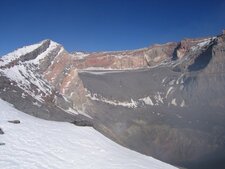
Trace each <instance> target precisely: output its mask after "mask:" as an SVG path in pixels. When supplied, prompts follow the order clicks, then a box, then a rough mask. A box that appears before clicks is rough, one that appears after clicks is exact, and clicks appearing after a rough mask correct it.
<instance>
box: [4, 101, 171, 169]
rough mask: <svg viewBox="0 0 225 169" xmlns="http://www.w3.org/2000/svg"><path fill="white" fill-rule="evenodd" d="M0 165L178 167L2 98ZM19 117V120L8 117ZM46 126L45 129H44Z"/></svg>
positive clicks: (29, 168)
mask: <svg viewBox="0 0 225 169" xmlns="http://www.w3.org/2000/svg"><path fill="white" fill-rule="evenodd" d="M0 107H1V110H0V127H1V128H2V130H4V132H5V134H4V135H3V136H1V138H0V143H5V145H1V146H0V149H1V151H0V159H1V160H0V168H4V169H12V168H23V169H40V168H41V169H47V168H54V169H62V168H69V169H73V168H74V169H92V168H104V169H115V168H116V169H139V168H140V169H175V167H173V166H170V165H168V164H165V163H163V162H160V161H158V160H156V159H153V158H151V157H147V156H145V155H141V154H139V153H136V152H134V151H131V150H128V149H126V148H123V147H122V146H119V145H117V144H116V143H114V142H112V141H110V140H109V139H107V138H105V137H104V136H103V135H101V134H100V133H98V132H97V131H95V130H94V129H93V128H89V127H85V128H84V127H75V126H73V125H72V124H68V123H58V122H50V121H45V120H41V119H37V118H35V117H31V116H29V115H26V114H24V113H22V112H20V111H18V110H16V109H15V108H13V107H12V105H10V104H8V103H7V102H4V101H2V100H1V99H0ZM15 119H19V120H20V121H21V123H20V124H12V123H9V122H8V120H15ZM43 128H44V129H45V130H43Z"/></svg>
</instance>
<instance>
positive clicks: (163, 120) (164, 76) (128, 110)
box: [0, 34, 225, 169]
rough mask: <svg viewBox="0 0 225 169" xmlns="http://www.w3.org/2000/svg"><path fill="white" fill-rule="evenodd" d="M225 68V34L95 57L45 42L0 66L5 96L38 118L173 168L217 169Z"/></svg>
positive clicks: (222, 142)
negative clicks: (80, 129)
mask: <svg viewBox="0 0 225 169" xmlns="http://www.w3.org/2000/svg"><path fill="white" fill-rule="evenodd" d="M224 65H225V35H224V34H222V35H219V36H217V37H211V38H201V39H185V40H183V41H181V42H179V43H167V44H164V45H154V46H151V47H148V48H143V49H138V50H130V51H119V52H96V53H82V52H75V53H68V52H67V51H66V50H65V49H64V48H63V47H62V46H61V45H59V44H57V43H55V42H52V41H50V40H47V41H43V42H41V43H40V44H36V45H32V46H31V47H29V48H28V47H26V48H23V49H21V50H18V51H17V52H14V53H13V54H9V56H5V57H3V58H2V59H1V60H0V67H1V81H0V82H1V83H0V87H1V88H0V96H1V98H3V99H4V100H7V101H9V102H11V103H13V104H15V105H16V106H17V107H19V109H21V110H23V109H24V107H25V109H26V111H25V112H26V113H29V114H32V115H36V116H38V117H41V118H45V119H51V120H62V121H70V122H74V123H82V124H93V125H94V127H95V129H97V130H98V131H100V132H102V133H103V134H105V135H107V136H108V137H109V138H111V139H113V140H115V141H116V142H118V143H120V144H122V145H124V146H126V147H129V148H131V149H133V150H136V151H139V152H141V153H144V154H147V155H150V156H154V157H156V158H158V159H160V160H163V161H166V162H169V163H171V164H175V165H179V166H184V167H187V168H190V169H195V168H198V169H201V168H204V169H207V168H212V166H213V167H214V168H215V164H217V168H220V167H221V166H222V167H223V160H224V159H225V154H224V152H225V151H224V150H225V136H224V132H225V125H224V124H225V111H224V109H225V104H224V103H225V88H224V84H225V68H224ZM10 72H13V73H14V74H13V75H12V74H11V73H10ZM15 77H17V78H15ZM26 82H29V83H28V85H27V84H26ZM11 84H12V85H11ZM15 91H16V92H15ZM6 93H7V95H6ZM23 93H24V94H23ZM21 97H22V98H23V97H24V99H21V101H20V103H19V102H18V103H17V102H16V100H17V99H19V98H21ZM14 98H17V99H14ZM27 103H29V104H30V105H32V106H27V105H28V104H27ZM38 105H39V107H38ZM40 105H41V106H40ZM53 107H54V109H53ZM75 110H76V112H78V114H76V113H74V111H75ZM39 111H41V113H40V112H39ZM75 114H76V115H75Z"/></svg>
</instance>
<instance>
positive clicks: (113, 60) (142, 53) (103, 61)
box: [73, 43, 177, 69]
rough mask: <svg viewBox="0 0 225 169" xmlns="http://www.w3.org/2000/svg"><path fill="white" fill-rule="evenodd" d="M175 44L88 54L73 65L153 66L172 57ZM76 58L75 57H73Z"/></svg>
mask: <svg viewBox="0 0 225 169" xmlns="http://www.w3.org/2000/svg"><path fill="white" fill-rule="evenodd" d="M176 46H177V44H176V43H168V44H164V45H154V46H152V47H149V48H143V49H139V50H130V51H119V52H99V53H90V54H89V55H88V56H86V57H84V58H82V59H75V60H74V61H73V64H74V66H75V67H76V68H78V69H87V68H102V69H103V68H105V69H137V68H145V67H148V66H149V65H151V66H154V65H155V64H158V63H160V62H161V61H163V60H165V59H170V58H171V57H172V54H173V51H174V49H175V48H176ZM75 56H76V55H75Z"/></svg>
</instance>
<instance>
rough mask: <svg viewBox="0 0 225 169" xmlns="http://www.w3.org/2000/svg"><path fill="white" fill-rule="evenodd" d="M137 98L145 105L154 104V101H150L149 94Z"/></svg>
mask: <svg viewBox="0 0 225 169" xmlns="http://www.w3.org/2000/svg"><path fill="white" fill-rule="evenodd" d="M138 100H140V101H143V102H144V103H145V104H147V105H151V106H154V103H153V102H152V99H151V98H150V97H149V96H148V97H144V98H140V99H138Z"/></svg>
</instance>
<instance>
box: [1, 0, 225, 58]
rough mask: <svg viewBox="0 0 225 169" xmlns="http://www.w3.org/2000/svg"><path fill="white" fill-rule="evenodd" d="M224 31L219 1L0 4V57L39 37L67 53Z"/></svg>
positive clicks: (8, 0)
mask: <svg viewBox="0 0 225 169" xmlns="http://www.w3.org/2000/svg"><path fill="white" fill-rule="evenodd" d="M222 29H225V0H185V1H182V0H0V56H2V55H3V54H6V53H8V52H10V51H12V50H14V49H16V48H18V47H22V46H24V45H28V44H33V43H36V42H39V41H41V40H43V39H52V40H54V41H56V42H58V43H61V44H62V45H63V46H64V47H65V48H66V49H67V50H68V51H106V50H124V49H136V48H141V47H146V46H149V45H152V44H154V43H165V42H168V41H179V40H181V39H183V38H187V37H190V38H191V37H202V36H211V35H217V34H219V33H221V32H222Z"/></svg>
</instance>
